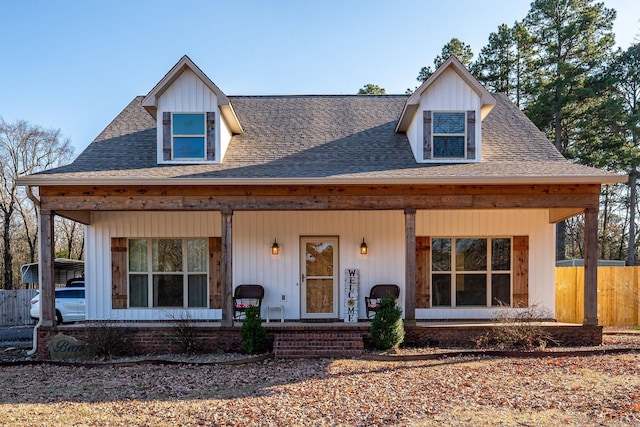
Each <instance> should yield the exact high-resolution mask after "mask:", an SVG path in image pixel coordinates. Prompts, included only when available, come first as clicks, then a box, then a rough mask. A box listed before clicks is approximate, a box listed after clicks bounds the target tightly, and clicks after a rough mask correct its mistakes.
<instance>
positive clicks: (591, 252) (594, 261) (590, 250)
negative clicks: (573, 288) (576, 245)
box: [582, 204, 598, 326]
mask: <svg viewBox="0 0 640 427" xmlns="http://www.w3.org/2000/svg"><path fill="white" fill-rule="evenodd" d="M584 247H585V257H584V320H583V322H582V324H583V325H585V326H586V325H597V324H598V205H597V204H596V205H595V207H589V208H587V210H586V212H585V216H584Z"/></svg>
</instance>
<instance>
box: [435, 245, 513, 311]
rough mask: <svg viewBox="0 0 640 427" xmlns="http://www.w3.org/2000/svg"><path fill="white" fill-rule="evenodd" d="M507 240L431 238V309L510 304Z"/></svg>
mask: <svg viewBox="0 0 640 427" xmlns="http://www.w3.org/2000/svg"><path fill="white" fill-rule="evenodd" d="M511 258H512V257H511V238H504V237H499V238H475V237H472V238H468V237H465V238H451V237H444V238H434V239H432V242H431V306H432V307H463V306H484V307H490V306H498V305H501V304H504V305H511Z"/></svg>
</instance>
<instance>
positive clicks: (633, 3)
mask: <svg viewBox="0 0 640 427" xmlns="http://www.w3.org/2000/svg"><path fill="white" fill-rule="evenodd" d="M604 3H605V5H606V6H607V7H610V8H614V9H616V10H617V11H618V18H617V19H616V23H615V26H614V32H615V34H616V43H617V45H618V46H620V47H622V48H624V49H626V48H627V47H629V46H630V45H631V43H632V42H633V41H634V37H636V40H637V36H638V34H639V33H640V22H639V20H640V0H604ZM529 4H530V1H529V0H485V1H479V0H457V1H435V0H322V1H306V0H299V1H293V0H291V1H285V0H273V1H265V0H254V1H249V0H246V1H243V0H237V1H236V0H234V1H218V0H209V1H207V0H202V1H198V0H174V1H161V0H109V1H89V0H55V1H52V0H0V16H2V18H1V19H0V46H1V48H0V117H2V118H4V120H5V121H8V122H12V121H14V120H16V119H25V120H28V121H29V122H31V123H34V124H39V125H42V126H45V127H48V128H59V129H61V131H62V133H63V135H64V136H65V137H68V138H70V140H71V142H72V144H73V145H74V146H75V148H76V150H75V154H76V155H77V154H79V153H80V152H81V151H82V150H83V149H84V148H85V147H86V146H87V145H88V144H89V143H90V142H91V141H92V140H93V139H94V138H95V137H96V136H97V135H98V133H99V132H100V131H101V130H102V129H103V128H104V127H105V126H106V125H107V124H108V123H109V122H110V121H111V120H112V119H113V118H114V117H115V116H116V115H117V114H118V113H119V112H120V111H121V110H122V109H123V108H124V107H125V106H126V105H127V104H128V103H129V101H131V99H133V97H134V96H136V95H145V94H147V93H148V92H149V91H150V90H151V89H152V88H153V86H154V85H155V84H156V83H157V82H158V81H159V80H160V79H161V78H162V76H164V74H165V73H166V72H167V71H169V69H170V68H171V67H172V66H173V65H174V64H175V63H176V62H177V61H178V60H179V59H180V57H182V55H184V54H187V55H189V56H190V57H191V59H192V60H193V61H195V63H196V64H198V66H199V67H200V68H201V69H202V70H203V71H204V72H205V73H206V74H207V75H208V76H209V77H210V78H211V79H212V80H213V81H214V82H215V83H216V84H217V85H218V86H219V87H220V88H221V89H222V91H223V92H225V93H226V94H228V95H267V94H349V93H356V92H357V91H358V89H359V88H361V87H362V86H363V85H364V84H366V83H373V84H377V85H380V86H382V87H384V88H386V90H387V93H404V91H405V89H407V88H409V87H411V88H413V87H415V86H416V85H417V82H416V76H417V75H418V72H419V70H420V68H421V67H423V66H424V65H432V63H433V58H434V57H435V56H436V55H438V54H439V53H440V50H441V49H442V46H443V45H444V44H445V43H447V42H448V41H449V40H450V39H451V38H452V37H457V38H459V39H460V40H462V41H463V42H465V43H467V44H470V45H471V47H472V49H473V52H474V54H476V55H477V54H478V52H479V51H480V49H481V48H482V47H483V46H484V45H485V44H486V43H487V38H488V36H489V33H490V32H492V31H496V29H497V27H498V25H499V24H502V23H506V24H509V25H511V24H513V22H514V21H516V20H521V19H523V18H524V17H525V15H526V13H527V11H528V10H529Z"/></svg>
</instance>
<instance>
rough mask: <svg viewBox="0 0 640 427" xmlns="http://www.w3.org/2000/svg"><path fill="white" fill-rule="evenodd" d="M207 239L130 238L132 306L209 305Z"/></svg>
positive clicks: (129, 270) (129, 256)
mask: <svg viewBox="0 0 640 427" xmlns="http://www.w3.org/2000/svg"><path fill="white" fill-rule="evenodd" d="M208 253H209V248H208V242H207V239H173V238H171V239H129V241H128V263H129V269H128V276H129V307H132V308H133V307H181V308H187V307H207V301H208V299H207V292H208V286H207V282H208V280H207V279H208V277H209V271H208V269H209V263H208Z"/></svg>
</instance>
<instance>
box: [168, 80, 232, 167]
mask: <svg viewBox="0 0 640 427" xmlns="http://www.w3.org/2000/svg"><path fill="white" fill-rule="evenodd" d="M165 111H169V112H172V113H207V112H210V111H213V112H215V113H216V131H215V134H216V161H217V162H219V161H220V159H221V158H223V157H224V153H225V151H226V149H227V147H228V146H229V142H230V141H231V131H230V130H229V129H228V128H227V126H226V124H225V122H224V120H222V119H221V116H220V110H219V108H218V97H217V96H216V94H215V93H213V92H212V91H211V90H209V88H208V87H207V86H206V85H205V84H204V83H203V82H202V80H200V79H199V78H198V77H197V76H196V75H195V74H194V73H193V72H192V71H191V70H185V71H184V72H183V73H182V74H181V75H180V77H178V78H177V79H176V81H174V82H173V83H172V84H171V86H169V88H168V89H167V90H166V91H165V92H164V93H163V94H162V95H160V97H159V99H158V113H157V117H156V121H157V126H158V129H159V130H162V113H163V112H165ZM157 134H158V135H157V147H158V149H157V156H158V163H164V161H163V158H162V132H161V131H159V132H157ZM218 151H221V152H220V153H218Z"/></svg>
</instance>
